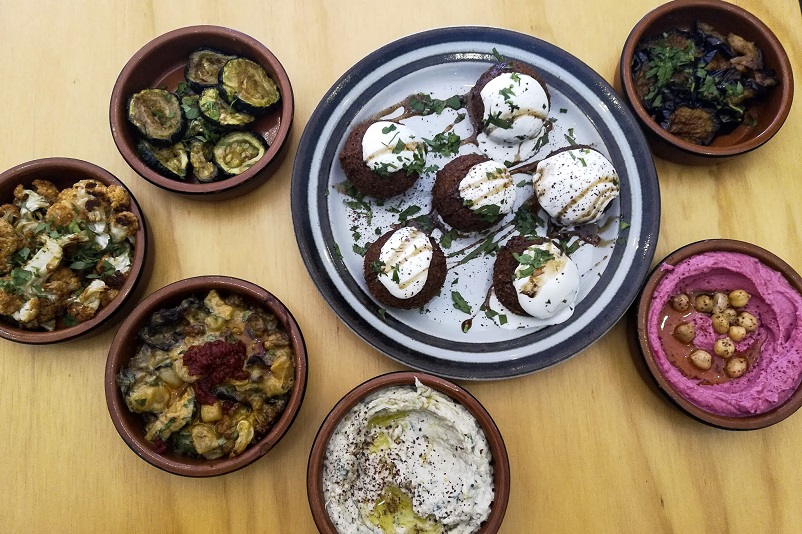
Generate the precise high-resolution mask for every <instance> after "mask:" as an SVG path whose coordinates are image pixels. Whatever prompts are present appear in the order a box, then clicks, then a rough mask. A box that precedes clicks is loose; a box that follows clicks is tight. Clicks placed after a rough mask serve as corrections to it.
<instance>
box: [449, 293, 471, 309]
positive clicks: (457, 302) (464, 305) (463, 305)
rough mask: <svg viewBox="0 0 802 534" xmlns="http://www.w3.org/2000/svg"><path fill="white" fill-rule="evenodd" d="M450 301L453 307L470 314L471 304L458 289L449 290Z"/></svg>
mask: <svg viewBox="0 0 802 534" xmlns="http://www.w3.org/2000/svg"><path fill="white" fill-rule="evenodd" d="M451 302H452V303H454V308H456V309H457V310H459V311H461V312H463V313H467V314H468V315H470V314H471V312H472V310H471V306H470V304H468V302H467V301H466V300H465V299H464V298H463V297H462V295H460V292H459V291H452V292H451Z"/></svg>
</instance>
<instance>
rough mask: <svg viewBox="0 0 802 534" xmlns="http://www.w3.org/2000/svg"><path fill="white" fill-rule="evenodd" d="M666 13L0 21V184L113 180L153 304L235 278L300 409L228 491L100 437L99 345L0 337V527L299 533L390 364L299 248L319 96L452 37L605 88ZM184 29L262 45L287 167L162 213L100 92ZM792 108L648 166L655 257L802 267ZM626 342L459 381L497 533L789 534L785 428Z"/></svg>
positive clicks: (440, 9)
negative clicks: (151, 44)
mask: <svg viewBox="0 0 802 534" xmlns="http://www.w3.org/2000/svg"><path fill="white" fill-rule="evenodd" d="M659 3H660V2H659V1H657V0H646V1H643V0H578V1H575V2H570V3H567V2H560V1H556V0H492V1H491V0H485V1H482V0H462V1H459V2H452V1H441V2H438V3H437V4H435V3H431V4H430V3H420V4H415V3H411V4H410V3H403V2H391V1H386V0H381V1H378V0H376V1H368V0H351V1H331V0H328V1H327V0H297V1H288V2H268V1H255V0H241V1H240V2H218V1H213V0H195V1H193V2H185V1H183V0H172V1H170V2H166V1H165V2H137V1H128V2H103V1H99V0H73V1H71V2H62V1H56V0H48V1H44V0H43V1H39V2H36V1H33V2H11V1H4V2H0V36H2V39H1V40H2V43H3V47H2V52H0V72H2V73H3V83H2V85H0V103H2V104H0V109H2V112H0V117H2V125H0V169H7V168H9V167H12V166H14V165H17V164H19V163H22V162H25V161H29V160H32V159H36V158H43V157H48V156H68V157H75V158H80V159H84V160H88V161H91V162H93V163H96V164H98V165H100V166H102V167H104V168H106V169H108V170H109V171H111V172H112V173H113V174H115V175H116V176H117V177H118V178H120V179H121V180H122V181H123V182H125V183H126V184H127V185H128V186H129V187H130V188H131V190H132V191H133V193H134V195H135V196H136V197H137V199H138V200H139V202H140V204H141V206H142V209H143V211H144V212H145V214H146V216H147V217H148V220H149V221H150V223H151V224H152V226H153V228H154V229H155V240H154V246H153V253H154V254H155V261H156V269H155V271H154V273H153V276H152V278H151V279H150V280H149V282H148V290H147V292H148V293H150V292H152V291H154V290H156V289H157V288H160V287H162V286H164V285H166V284H168V283H170V282H173V281H175V280H178V279H181V278H185V277H189V276H195V275H202V274H227V275H233V276H238V277H241V278H245V279H247V280H251V281H253V282H256V283H258V284H260V285H262V286H263V287H265V288H267V289H268V290H270V291H272V292H273V293H275V294H276V295H277V296H278V297H279V298H280V299H281V300H283V301H284V302H285V303H286V304H287V305H288V306H289V308H290V309H291V310H292V311H293V313H294V314H295V316H296V318H297V319H298V322H299V323H300V325H301V328H302V330H303V332H304V334H305V337H306V343H307V346H308V349H309V383H308V388H307V394H306V399H305V401H304V404H303V407H302V409H301V412H300V415H299V416H298V418H297V420H296V421H295V424H294V425H293V426H292V428H291V429H290V431H289V432H288V433H287V435H286V436H285V437H284V439H283V440H282V441H281V442H280V443H279V444H278V445H277V446H276V447H275V448H274V449H273V450H272V451H271V452H270V453H269V454H268V455H267V456H265V457H264V458H262V459H261V460H259V461H258V462H256V463H254V464H252V465H251V466H250V467H247V468H245V469H243V470H241V471H239V472H236V473H233V474H230V475H226V476H222V477H218V478H214V479H188V478H181V477H177V476H173V475H170V474H167V473H164V472H162V471H160V470H158V469H156V468H154V467H151V466H150V465H149V464H147V463H145V462H144V461H142V460H140V459H139V458H137V457H136V456H135V455H134V454H133V453H132V452H131V451H130V450H129V449H128V447H127V446H126V445H125V444H124V443H123V441H122V440H121V439H120V437H119V436H118V435H117V432H116V431H115V429H114V426H113V425H112V423H111V420H110V418H109V415H108V412H107V409H106V402H105V397H104V391H103V370H104V364H105V359H106V353H107V349H108V346H109V344H110V341H111V339H112V337H113V335H114V329H111V330H110V331H107V332H105V333H103V334H101V335H99V336H95V337H93V338H90V339H88V340H78V341H73V342H68V343H64V344H61V345H57V346H46V347H28V346H22V345H16V344H13V343H10V342H8V341H0V409H2V412H3V413H5V414H6V418H7V419H5V421H4V423H3V424H2V426H3V428H2V430H1V431H0V473H2V475H3V482H2V484H0V511H2V514H0V515H1V516H2V517H1V518H0V525H2V526H0V531H2V532H9V533H10V532H31V533H44V532H138V533H139V532H142V533H146V532H154V533H156V532H158V533H165V532H169V533H173V532H186V533H190V532H193V533H194V532H213V533H223V532H269V533H274V532H275V533H306V532H314V531H315V527H314V524H313V522H312V518H311V514H310V512H309V507H308V504H307V498H306V489H305V477H306V463H307V457H308V453H309V450H310V447H311V445H312V440H313V439H314V436H315V433H316V431H317V429H318V426H319V425H320V423H321V422H322V420H323V418H324V416H325V415H326V414H327V413H328V411H329V409H331V407H332V406H333V405H334V404H335V403H336V401H337V400H338V399H339V398H340V397H341V396H342V395H344V394H345V393H346V392H347V391H349V390H350V389H351V388H352V387H353V386H355V385H357V384H359V383H361V382H362V381H364V380H366V379H368V378H370V377H373V376H376V375H379V374H382V373H385V372H388V371H393V370H399V369H402V368H403V367H402V366H401V365H399V364H396V363H395V362H393V361H392V360H390V359H389V358H387V357H385V356H383V355H382V354H380V353H379V352H377V351H376V350H374V349H372V348H371V347H369V346H368V345H367V344H366V343H364V342H363V341H362V340H361V339H360V338H359V337H357V336H356V335H355V334H353V333H352V332H351V331H350V330H349V329H348V328H346V327H345V326H344V325H343V323H342V322H341V321H340V320H339V319H338V318H337V316H336V315H335V314H334V313H333V312H332V311H331V310H330V308H329V307H328V306H327V305H326V302H325V301H324V300H323V298H322V297H321V296H320V294H319V293H318V291H317V289H316V288H315V285H314V284H313V283H312V281H311V279H310V277H309V276H308V274H307V271H306V269H305V267H304V264H303V262H302V260H301V257H300V254H299V252H298V247H297V245H296V242H295V236H294V233H293V228H292V217H291V213H290V206H289V196H290V176H291V171H292V159H293V157H294V153H295V148H296V147H297V144H298V141H299V139H300V137H301V133H302V132H303V128H304V126H305V124H306V122H307V120H308V118H309V116H310V114H311V113H312V111H313V109H314V108H315V106H316V105H317V103H318V101H319V100H320V98H321V97H322V96H323V94H324V93H325V91H326V90H327V89H328V88H329V87H330V86H331V84H332V83H334V81H335V80H336V79H337V78H338V77H339V76H340V75H341V74H342V73H343V72H345V71H346V70H347V69H348V68H349V67H351V66H352V65H353V64H354V63H356V62H357V61H358V60H359V59H361V58H362V57H364V56H365V55H366V54H368V53H369V52H371V51H373V50H375V49H376V48H378V47H380V46H382V45H384V44H386V43H388V42H390V41H392V40H394V39H396V38H399V37H402V36H405V35H408V34H411V33H414V32H417V31H420V30H424V29H429V28H435V27H442V26H451V25H464V24H471V25H474V24H480V25H489V26H498V27H502V28H509V29H512V30H517V31H521V32H524V33H528V34H531V35H534V36H536V37H538V38H541V39H544V40H546V41H549V42H551V43H553V44H555V45H557V46H559V47H561V48H563V49H565V50H567V51H568V52H570V53H571V54H573V55H575V56H576V57H578V58H579V59H581V60H582V61H584V62H585V63H587V64H588V65H589V66H590V67H591V68H593V69H594V70H596V71H597V72H599V73H600V74H601V75H602V76H603V77H604V78H605V79H607V80H608V81H609V80H612V76H613V73H614V70H615V68H616V64H617V62H618V57H619V54H620V51H621V47H622V46H623V43H624V40H625V39H626V37H627V34H628V33H629V31H630V29H631V28H632V26H633V25H634V24H635V23H636V22H637V21H638V20H639V19H640V18H641V17H642V16H643V15H644V14H645V13H646V12H647V11H648V10H649V9H651V8H652V7H654V6H656V5H658V4H659ZM736 3H737V4H739V5H741V6H743V7H745V8H747V9H748V10H750V11H751V12H752V13H754V14H755V15H757V16H758V17H759V18H760V19H762V20H763V21H764V22H765V23H766V24H767V25H768V26H769V27H770V28H772V30H773V31H774V32H775V33H776V34H777V35H778V37H779V38H780V40H781V41H782V42H783V43H784V45H785V48H786V50H787V52H788V55H789V56H790V58H791V63H792V65H793V66H794V67H795V68H796V75H797V78H798V79H799V78H800V77H802V69H800V67H802V19H801V18H800V7H799V5H798V4H797V2H796V1H795V0H763V1H759V0H740V1H738V2H736ZM201 23H208V24H217V25H222V26H228V27H231V28H235V29H237V30H240V31H242V32H245V33H247V34H249V35H251V36H253V37H255V38H256V39H258V40H260V41H261V42H263V43H264V44H266V45H267V46H268V47H269V48H270V49H271V50H272V51H273V52H274V53H275V54H276V56H277V57H278V58H279V59H280V60H281V61H282V63H283V64H284V67H285V68H286V70H287V72H288V73H289V75H290V78H291V80H292V82H293V86H294V91H295V104H296V113H295V123H294V125H295V126H294V129H293V132H292V145H291V147H290V155H289V157H288V158H287V159H286V160H285V161H284V164H283V166H282V167H281V168H280V169H279V171H278V172H277V173H276V174H275V176H274V177H273V178H272V179H271V180H270V181H269V182H268V183H266V184H265V185H264V186H263V187H261V188H259V189H258V190H256V191H255V192H254V193H252V194H250V195H248V196H246V197H241V198H238V199H234V200H229V201H226V202H222V203H203V202H197V201H191V200H186V199H183V198H179V197H176V196H174V195H170V194H167V193H164V192H162V191H161V190H159V189H157V188H156V187H154V186H152V185H151V184H149V183H147V182H145V181H144V180H142V179H141V178H139V177H138V176H137V175H136V174H135V173H134V172H133V171H132V170H131V169H130V168H129V167H128V166H127V165H126V163H125V162H124V160H123V159H122V157H121V156H120V155H119V153H118V152H117V149H116V147H115V146H114V143H113V141H112V138H111V134H110V131H109V125H108V103H109V96H110V94H111V89H112V86H113V84H114V82H115V80H116V78H117V75H118V73H119V72H120V70H121V69H122V67H123V66H124V65H125V63H126V61H127V60H128V59H129V57H130V56H131V55H132V54H133V53H134V52H136V51H137V50H138V49H139V48H140V47H141V46H143V45H144V44H145V43H147V42H148V41H150V40H151V39H153V38H154V37H156V36H158V35H160V34H162V33H165V32H167V31H169V30H172V29H175V28H179V27H182V26H189V25H193V24H201ZM797 97H798V98H797V99H796V102H795V104H794V106H793V109H792V110H791V114H790V116H789V117H788V120H787V122H786V123H785V126H784V127H783V128H782V130H781V131H780V132H779V133H778V134H777V135H776V137H775V138H774V139H772V140H771V141H770V142H769V143H768V144H767V145H766V146H764V147H762V148H760V149H758V150H757V151H755V152H752V153H751V154H748V155H745V156H742V157H740V158H738V159H736V160H732V161H729V162H725V163H721V164H718V165H712V166H708V167H684V166H680V165H676V164H672V163H670V162H667V161H663V160H659V159H658V160H656V162H655V163H656V166H657V171H658V175H659V178H660V186H661V196H662V216H661V229H660V237H659V241H658V244H657V249H656V256H655V261H656V260H658V259H660V258H662V257H663V256H665V255H666V254H668V253H669V252H670V251H672V250H674V249H676V248H678V247H680V246H682V245H684V244H686V243H689V242H692V241H696V240H699V239H703V238H713V237H727V238H736V239H741V240H745V241H750V242H752V243H756V244H758V245H761V246H763V247H765V248H768V249H769V250H771V251H773V252H774V253H776V254H778V255H779V256H781V257H782V258H784V259H785V260H786V261H787V262H788V263H790V264H791V265H792V266H793V267H795V268H796V269H797V270H798V271H802V247H801V246H800V245H799V231H800V229H802V194H800V186H802V171H800V166H799V163H798V160H796V159H795V158H794V157H793V156H798V154H799V144H798V143H799V140H800V139H802V98H800V97H802V95H797ZM232 235H236V236H241V238H240V239H239V240H237V239H231V236H232ZM209 244H210V245H209ZM253 251H261V252H262V253H261V254H256V255H254V254H253ZM630 335H631V333H630V332H629V331H628V329H627V325H626V321H621V322H619V324H617V325H616V326H615V327H614V328H613V329H612V330H611V331H610V332H609V333H607V334H606V335H605V336H604V337H603V338H602V339H600V340H599V341H598V342H596V343H595V344H594V345H592V346H591V347H590V348H588V349H586V350H584V351H583V352H582V353H580V354H578V355H576V356H575V357H574V358H571V359H569V360H568V361H566V362H564V363H562V364H560V365H557V366H555V367H553V368H550V369H547V370H544V371H541V372H538V373H535V374H532V375H529V376H525V377H522V378H516V379H512V380H506V381H497V382H487V383H463V384H462V385H464V386H465V387H466V388H467V389H468V390H469V391H471V392H472V393H473V394H474V395H475V396H476V397H478V398H479V400H480V401H481V402H482V403H483V404H484V405H485V407H486V408H487V409H488V411H489V412H490V413H491V415H493V417H494V418H495V420H496V422H497V424H498V426H499V428H500V430H501V432H502V434H503V436H504V438H505V441H506V444H507V449H508V452H509V457H510V462H511V473H512V491H511V499H510V503H509V507H508V510H507V515H506V519H505V521H504V524H503V526H502V529H501V532H503V533H506V534H510V533H528V532H549V533H552V532H616V533H618V532H683V533H684V532H767V533H778V532H800V529H802V504H800V494H802V467H800V466H801V465H802V464H801V463H800V453H799V451H800V450H801V447H802V443H801V442H802V414H796V415H794V416H792V417H790V418H789V419H787V420H786V421H784V422H782V423H780V424H778V425H775V426H774V427H772V428H767V429H764V430H759V431H753V432H743V433H735V432H727V431H722V430H716V429H713V428H710V427H707V426H705V425H703V424H701V423H698V422H696V421H694V420H692V419H690V418H689V417H687V416H685V415H683V414H682V413H680V412H679V411H678V410H676V409H675V408H673V407H672V406H670V405H668V404H667V403H666V402H664V401H663V399H662V398H660V397H658V396H657V395H656V394H655V393H653V391H652V390H651V389H650V388H649V387H648V385H647V383H646V382H644V380H643V379H642V378H641V376H640V375H639V374H638V372H637V370H636V367H635V365H634V364H633V360H632V355H631V352H630V349H629V347H628V338H629V336H630Z"/></svg>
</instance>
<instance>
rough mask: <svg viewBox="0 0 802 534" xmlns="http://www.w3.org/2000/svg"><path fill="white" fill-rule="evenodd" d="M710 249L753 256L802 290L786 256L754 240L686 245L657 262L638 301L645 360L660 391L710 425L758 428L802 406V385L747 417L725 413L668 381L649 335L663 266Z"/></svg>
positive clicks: (801, 291) (640, 336)
mask: <svg viewBox="0 0 802 534" xmlns="http://www.w3.org/2000/svg"><path fill="white" fill-rule="evenodd" d="M707 252H736V253H740V254H745V255H748V256H752V257H754V258H756V259H757V260H759V261H760V262H761V263H763V264H764V265H765V266H767V267H769V268H771V269H773V270H774V271H777V272H779V273H781V274H782V275H783V277H784V278H785V279H786V280H787V281H788V283H789V284H790V285H791V287H792V288H794V289H795V290H796V291H797V292H799V293H800V294H802V277H800V275H799V274H798V273H797V272H796V271H794V269H793V268H792V267H791V266H790V265H788V264H787V263H786V262H784V261H783V260H782V259H780V258H779V257H777V256H775V255H774V254H772V253H771V252H769V251H767V250H765V249H763V248H760V247H758V246H756V245H753V244H751V243H746V242H743V241H735V240H729V239H709V240H705V241H699V242H696V243H692V244H690V245H686V246H684V247H682V248H680V249H678V250H676V251H674V252H673V253H671V254H670V255H669V256H667V257H666V258H665V259H663V261H661V262H660V263H658V264H657V266H656V267H655V269H654V271H653V272H652V274H651V275H650V276H649V278H648V280H647V282H646V285H645V286H644V288H643V291H642V293H641V295H640V297H639V298H638V301H637V338H638V343H637V344H638V346H639V348H640V352H641V355H642V356H643V360H644V361H645V363H646V367H647V369H648V372H649V375H650V376H651V378H653V379H654V381H655V383H656V384H657V387H658V389H659V391H660V392H661V393H663V394H664V395H665V396H666V397H667V398H668V399H669V400H670V401H671V402H673V403H674V404H675V405H676V406H677V407H679V408H680V409H681V410H682V411H684V412H685V413H687V414H688V415H690V416H692V417H694V418H695V419H697V420H699V421H701V422H703V423H706V424H708V425H711V426H714V427H718V428H723V429H727V430H754V429H759V428H764V427H767V426H770V425H773V424H776V423H779V422H780V421H782V420H783V419H785V418H787V417H788V416H790V415H791V414H793V413H794V412H795V411H797V410H798V409H799V407H800V406H802V387H797V389H796V390H795V391H794V393H793V394H792V395H791V396H790V398H788V399H787V400H786V401H785V402H784V403H782V404H780V405H779V406H776V407H774V408H773V409H771V410H769V411H766V412H763V413H760V414H757V415H751V416H745V417H729V416H723V415H718V414H715V413H711V412H709V411H707V410H704V409H702V408H700V407H698V406H696V405H695V404H693V403H691V402H689V401H688V400H687V399H686V398H685V397H684V396H683V395H682V394H681V393H679V392H678V391H677V390H676V389H675V388H674V387H673V386H672V385H671V384H670V383H669V382H668V380H667V379H666V378H665V376H664V375H663V373H662V371H661V369H660V367H659V366H658V364H657V362H656V361H655V356H654V354H653V352H652V349H651V345H650V343H649V339H648V324H647V323H648V315H649V308H650V305H651V302H652V294H653V293H654V291H655V289H656V288H657V287H658V285H659V284H660V281H661V280H662V279H663V277H664V276H665V275H666V272H667V271H665V270H663V269H661V266H662V265H672V266H674V265H677V264H679V263H681V262H683V261H684V260H686V259H688V258H691V257H693V256H697V255H699V254H703V253H707Z"/></svg>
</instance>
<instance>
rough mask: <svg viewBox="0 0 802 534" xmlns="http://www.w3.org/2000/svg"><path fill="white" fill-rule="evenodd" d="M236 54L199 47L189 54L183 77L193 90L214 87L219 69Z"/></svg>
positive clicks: (218, 77) (218, 75) (218, 76)
mask: <svg viewBox="0 0 802 534" xmlns="http://www.w3.org/2000/svg"><path fill="white" fill-rule="evenodd" d="M236 57H237V56H231V55H228V54H224V53H222V52H220V51H218V50H213V49H211V48H199V49H197V50H195V51H194V52H192V53H191V54H190V55H189V61H187V66H186V68H185V69H184V78H185V79H186V80H187V83H188V84H189V86H190V87H192V88H193V89H194V90H195V91H198V92H201V91H203V90H204V89H206V88H207V87H214V86H215V85H217V81H218V80H219V79H220V69H221V68H223V65H225V64H226V62H227V61H230V60H232V59H235V58H236Z"/></svg>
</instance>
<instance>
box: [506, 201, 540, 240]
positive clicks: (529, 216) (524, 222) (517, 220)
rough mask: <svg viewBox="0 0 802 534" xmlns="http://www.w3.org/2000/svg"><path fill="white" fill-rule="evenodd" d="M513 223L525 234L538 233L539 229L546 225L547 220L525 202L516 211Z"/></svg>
mask: <svg viewBox="0 0 802 534" xmlns="http://www.w3.org/2000/svg"><path fill="white" fill-rule="evenodd" d="M512 224H513V225H514V226H515V228H516V229H517V230H518V233H520V234H521V235H523V236H534V235H537V229H538V228H539V227H543V226H545V225H546V221H544V220H543V219H541V218H540V217H538V216H537V215H535V214H534V213H532V210H531V209H530V207H529V206H528V205H527V204H524V205H523V206H521V207H520V208H518V210H517V211H516V212H515V217H514V218H513V220H512Z"/></svg>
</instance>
